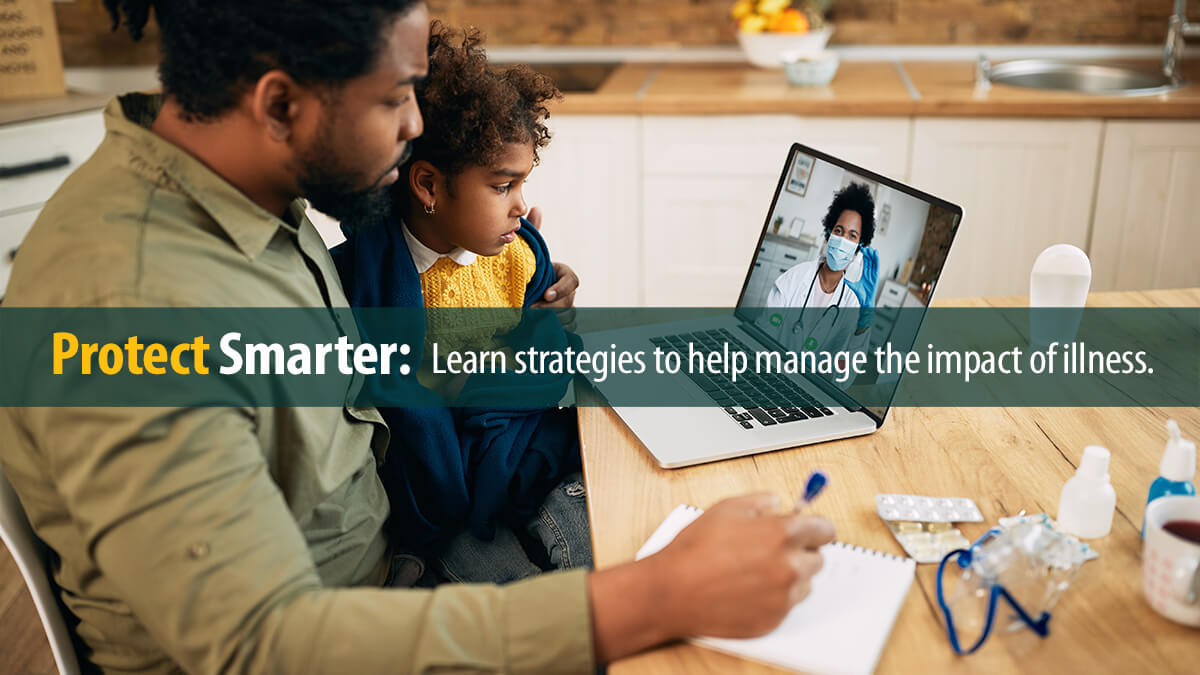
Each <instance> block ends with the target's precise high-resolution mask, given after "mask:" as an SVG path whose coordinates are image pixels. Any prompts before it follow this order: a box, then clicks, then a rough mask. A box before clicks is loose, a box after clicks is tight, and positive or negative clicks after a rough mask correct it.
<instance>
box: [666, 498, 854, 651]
mask: <svg viewBox="0 0 1200 675" xmlns="http://www.w3.org/2000/svg"><path fill="white" fill-rule="evenodd" d="M778 507H779V499H778V498H777V497H775V496H774V495H752V496H747V497H737V498H734V499H727V500H725V501H722V502H720V503H718V504H717V505H715V506H713V507H712V508H710V509H709V510H708V511H706V512H705V513H704V515H702V516H700V518H698V519H697V520H696V522H695V523H693V524H692V525H691V526H689V527H688V528H687V529H685V530H684V531H683V532H681V533H679V536H678V537H676V538H675V541H673V542H671V544H670V545H669V546H667V547H666V548H665V549H663V550H662V552H660V553H659V554H658V555H656V556H653V557H654V558H658V560H656V561H655V562H656V563H657V564H658V565H660V566H661V567H660V571H661V572H662V573H663V575H664V577H663V579H664V583H665V584H667V587H668V589H670V590H671V591H672V592H673V596H668V597H667V598H664V599H665V600H666V601H667V602H666V606H667V607H669V608H671V609H672V610H673V611H674V618H673V619H672V620H671V623H674V624H675V625H677V626H678V630H679V631H680V633H681V634H682V635H683V636H688V635H706V636H711V637H752V636H755V635H762V634H763V633H766V632H767V631H770V630H771V629H773V628H775V627H776V626H778V625H779V623H780V622H782V621H783V618H784V617H785V616H787V613H788V610H790V609H791V608H792V606H793V605H795V604H796V603H798V602H800V601H801V600H803V599H804V598H806V597H808V593H809V591H810V590H811V589H812V586H811V584H812V578H813V576H814V575H815V574H816V573H817V572H818V571H820V569H821V565H822V558H821V553H820V551H819V550H818V549H820V547H821V546H823V545H825V544H828V543H829V542H831V541H833V535H834V530H833V524H832V523H830V522H829V521H828V520H826V519H824V518H820V517H815V516H797V515H794V514H790V513H789V514H779V513H777V512H776V511H777V509H778Z"/></svg>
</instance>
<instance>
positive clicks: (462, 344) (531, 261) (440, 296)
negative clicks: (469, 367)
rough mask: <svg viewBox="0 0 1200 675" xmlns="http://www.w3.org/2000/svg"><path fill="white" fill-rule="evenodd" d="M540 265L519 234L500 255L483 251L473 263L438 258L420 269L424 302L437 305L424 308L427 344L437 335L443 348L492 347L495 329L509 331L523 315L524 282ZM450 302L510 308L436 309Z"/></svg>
mask: <svg viewBox="0 0 1200 675" xmlns="http://www.w3.org/2000/svg"><path fill="white" fill-rule="evenodd" d="M536 266H537V262H536V259H535V258H534V255H533V250H532V249H530V248H529V244H527V243H525V240H524V239H522V238H521V237H517V239H516V241H514V242H513V243H511V244H508V245H507V246H505V247H504V249H503V250H502V251H500V253H499V255H494V256H479V257H477V258H476V259H475V262H473V263H471V264H470V265H460V264H458V263H457V262H455V261H453V260H451V259H450V258H439V259H438V261H437V262H435V263H434V264H433V266H432V267H430V268H429V269H428V270H426V271H425V272H424V273H423V274H421V294H422V295H423V296H424V300H425V307H426V308H428V309H432V310H434V311H430V312H426V322H427V326H426V333H425V336H426V337H425V339H426V347H428V345H429V343H431V342H434V341H436V342H438V344H439V351H442V352H446V351H449V350H451V349H455V350H457V349H475V350H478V349H488V348H490V345H491V344H492V343H493V338H494V337H495V336H496V335H502V334H504V333H507V332H508V331H510V330H512V329H513V328H514V327H516V325H517V323H518V322H519V321H520V320H521V308H522V306H523V305H524V304H525V288H526V287H527V286H528V285H529V281H530V280H531V279H533V273H534V272H535V271H536ZM452 307H453V308H458V307H497V308H505V307H507V308H511V309H512V311H509V312H505V311H491V312H453V311H446V312H439V311H437V308H452ZM426 353H428V350H427V351H426Z"/></svg>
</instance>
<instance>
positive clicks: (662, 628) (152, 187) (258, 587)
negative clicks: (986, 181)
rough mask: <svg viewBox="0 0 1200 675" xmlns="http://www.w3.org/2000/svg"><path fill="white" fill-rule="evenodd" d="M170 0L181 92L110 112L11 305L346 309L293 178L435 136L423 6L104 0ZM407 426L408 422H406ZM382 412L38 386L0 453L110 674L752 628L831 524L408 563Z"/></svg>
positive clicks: (352, 199)
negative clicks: (558, 554) (499, 571)
mask: <svg viewBox="0 0 1200 675" xmlns="http://www.w3.org/2000/svg"><path fill="white" fill-rule="evenodd" d="M106 4H107V5H108V6H109V8H110V10H112V11H113V14H114V16H115V17H120V16H121V15H122V14H123V16H124V17H125V20H126V21H127V22H128V23H129V24H130V28H131V29H132V32H133V33H134V34H135V37H136V36H137V34H138V33H139V32H140V29H141V27H142V25H143V24H144V23H145V21H146V18H147V15H148V14H149V13H150V10H151V8H153V10H154V12H155V14H156V17H157V19H158V22H159V25H160V27H161V29H162V35H163V62H162V66H161V70H160V73H161V76H162V80H163V88H164V92H165V100H164V99H162V98H159V97H147V96H142V95H130V96H125V97H121V98H119V99H118V100H116V101H114V102H113V103H111V104H110V105H109V107H108V109H107V111H106V119H107V124H108V130H109V131H108V135H107V137H106V139H105V141H104V142H103V144H102V145H101V147H100V148H99V149H98V150H97V152H96V154H95V155H94V156H93V157H92V158H91V159H90V160H89V161H88V162H87V163H86V164H85V165H84V166H82V167H81V168H80V169H79V170H78V171H77V172H76V173H75V174H74V175H73V176H72V177H70V178H69V179H68V180H67V182H66V183H65V184H64V185H63V187H62V188H61V189H60V191H59V192H58V194H57V195H56V196H55V197H54V198H53V199H52V200H51V201H50V202H49V203H48V204H47V205H46V208H45V209H44V211H43V213H42V215H41V216H40V218H39V219H38V222H37V223H36V224H35V225H34V228H33V230H32V231H31V232H30V234H29V236H28V237H27V239H26V241H25V242H24V243H23V244H22V247H21V253H20V255H19V256H18V259H17V261H16V264H15V266H14V270H13V274H12V278H11V281H10V283H9V288H8V294H7V296H6V305H17V306H48V307H134V306H151V307H154V306H159V307H162V306H183V307H187V306H193V307H196V306H198V307H220V306H232V307H239V306H240V307H247V306H261V307H287V306H293V307H304V306H317V307H320V306H338V307H344V306H346V299H345V296H344V295H343V293H342V290H341V287H340V286H339V285H338V282H337V276H336V273H335V271H334V269H333V265H332V262H331V261H330V259H329V256H328V253H327V252H326V250H325V247H324V246H323V244H322V243H321V240H320V238H319V237H318V236H317V233H316V231H315V230H314V229H313V227H312V225H311V224H310V223H309V222H308V221H307V219H306V218H305V217H304V213H303V209H302V208H301V204H300V203H299V202H297V198H298V197H300V196H306V197H308V198H309V199H310V200H311V202H312V203H313V205H314V206H316V207H317V208H320V209H327V210H329V211H330V212H331V214H332V215H334V216H335V217H339V218H342V217H345V216H346V215H347V213H346V212H344V211H341V210H340V207H339V205H341V204H357V206H356V208H357V209H369V208H370V204H371V203H372V200H373V199H374V198H375V197H376V196H377V194H378V193H380V192H381V191H382V188H384V187H385V186H386V185H388V184H390V183H391V182H393V181H394V180H395V179H396V171H395V167H397V166H398V165H399V164H400V162H401V161H402V160H403V159H404V155H405V154H406V153H405V149H406V147H407V146H406V142H407V141H408V140H410V139H412V138H414V137H415V136H417V135H418V134H419V133H420V132H421V125H422V122H421V118H420V113H419V111H418V108H417V104H416V101H415V100H414V99H413V96H412V85H413V83H414V82H415V81H416V80H418V79H419V78H421V77H422V76H423V75H424V74H425V70H426V57H425V52H426V39H427V30H428V25H427V23H428V14H427V11H426V9H425V7H424V6H423V5H421V4H418V3H414V2H412V1H411V0H356V1H354V2H350V1H348V0H346V1H336V2H335V1H332V0H106ZM392 431H393V433H404V429H395V430H392ZM387 438H388V435H387V430H386V428H385V427H384V425H383V424H382V422H381V420H380V417H379V415H378V413H376V411H375V410H373V409H367V408H355V407H346V408H333V407H328V408H215V407H208V408H165V409H164V408H158V409H151V408H116V409H105V408H88V409H69V408H41V409H34V408H24V409H14V408H9V409H5V410H3V411H2V413H0V460H3V469H4V471H5V473H6V474H7V476H8V478H9V479H10V480H11V482H12V483H13V485H14V487H15V488H16V489H17V492H18V494H19V496H20V497H21V501H22V504H23V505H24V507H25V509H26V511H27V512H28V514H29V517H30V520H31V522H32V524H33V526H34V529H35V530H36V531H37V533H38V535H39V536H40V537H41V538H42V540H44V541H45V542H46V543H47V544H48V545H49V546H50V548H51V549H52V550H53V551H54V552H55V553H56V554H57V561H58V562H57V564H56V566H55V569H54V573H55V578H56V580H57V581H58V583H59V585H60V586H61V588H62V598H63V601H64V603H65V604H66V606H67V608H68V609H69V610H70V611H71V612H72V614H73V615H74V616H75V618H77V619H78V620H79V623H78V625H77V627H76V632H77V634H78V635H79V637H80V638H81V640H82V642H83V643H84V645H85V647H86V651H85V653H84V654H83V656H84V657H85V658H86V659H87V660H88V661H90V662H91V663H92V664H94V665H96V666H98V667H99V668H100V669H101V670H103V671H106V672H114V673H128V672H137V673H151V672H153V673H158V672H178V671H180V670H184V671H187V672H205V673H217V672H221V673H224V672H276V671H278V672H301V671H302V672H331V673H375V672H381V673H382V672H397V671H399V672H424V671H429V670H433V669H438V670H441V669H450V670H474V671H491V672H496V671H522V672H556V673H558V672H589V671H590V670H591V669H592V668H593V666H594V664H595V663H597V662H606V661H609V660H612V659H615V658H620V657H621V656H624V655H627V654H630V653H633V652H636V651H638V650H641V649H645V648H647V647H650V646H653V645H655V644H659V643H662V642H665V641H669V640H673V639H677V638H680V637H683V636H686V635H692V634H707V635H726V636H748V635H754V634H758V633H762V632H765V631H766V630H768V629H770V628H772V627H773V626H774V625H776V624H777V623H778V622H779V621H780V620H781V619H782V617H783V616H784V614H785V613H786V611H787V610H788V608H789V607H790V606H791V605H792V604H794V603H795V602H798V601H799V600H800V599H801V598H803V597H804V596H805V595H806V594H807V592H808V584H809V580H810V579H811V577H812V575H813V574H815V573H816V571H817V569H818V568H819V566H820V563H821V559H820V554H819V553H818V552H817V548H818V547H819V546H820V545H821V544H824V543H825V542H827V541H829V540H830V539H831V538H832V536H833V530H832V526H831V525H830V524H829V523H828V522H827V521H824V520H821V519H817V518H797V517H794V516H784V515H775V514H774V513H773V512H774V511H775V509H776V507H777V503H776V502H775V501H773V500H772V499H771V498H770V497H766V496H756V497H744V498H740V499H734V500H729V501H726V502H723V503H721V504H718V505H716V506H714V507H713V508H711V509H710V510H709V512H708V513H707V514H706V515H705V516H704V517H702V518H701V519H700V520H698V521H697V522H696V523H695V524H694V525H693V526H692V527H690V528H688V529H687V530H686V531H685V532H683V533H682V534H681V535H680V536H679V538H678V539H677V540H676V541H675V542H674V543H673V544H672V545H670V546H668V547H667V548H666V549H665V550H663V551H662V552H661V553H659V554H658V555H655V556H652V557H651V558H648V559H646V560H645V561H642V562H639V563H633V564H628V565H624V566H620V567H616V568H612V569H609V570H604V571H601V572H595V573H590V574H589V573H587V572H585V571H582V570H580V571H569V572H561V573H554V574H548V575H544V576H541V577H537V578H534V579H532V580H529V581H525V582H521V583H517V584H513V585H509V586H505V587H495V586H467V585H446V586H442V587H439V588H437V589H434V590H416V589H404V590H397V589H393V588H381V587H382V586H385V585H394V584H395V583H396V577H397V574H396V569H395V567H396V565H394V564H390V563H391V561H392V556H391V555H390V554H389V551H388V543H387V541H386V540H385V537H384V534H383V530H382V523H383V520H384V519H385V518H386V515H387V511H388V505H387V501H386V498H385V496H384V494H383V488H382V486H381V485H380V482H379V478H378V476H377V474H376V466H377V462H378V461H379V460H380V459H381V458H382V454H381V453H382V448H384V447H386V445H387Z"/></svg>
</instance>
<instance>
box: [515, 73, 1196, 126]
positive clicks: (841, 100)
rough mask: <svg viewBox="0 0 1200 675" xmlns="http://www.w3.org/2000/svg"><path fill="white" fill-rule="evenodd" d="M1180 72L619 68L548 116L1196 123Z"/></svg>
mask: <svg viewBox="0 0 1200 675" xmlns="http://www.w3.org/2000/svg"><path fill="white" fill-rule="evenodd" d="M1098 62H1099V61H1098ZM1104 63H1122V64H1127V65H1132V66H1135V67H1138V68H1141V69H1145V70H1147V71H1148V72H1152V71H1154V70H1156V69H1158V68H1160V67H1161V64H1160V63H1159V62H1158V61H1154V60H1138V61H1127V60H1126V61H1119V62H1118V61H1104ZM535 67H536V66H535ZM1183 72H1184V75H1185V77H1186V78H1187V79H1188V80H1189V81H1190V82H1192V83H1193V84H1190V85H1188V86H1186V87H1183V88H1181V89H1177V90H1175V91H1172V92H1169V93H1166V94H1160V95H1156V96H1138V97H1120V96H1095V95H1090V94H1079V93H1073V92H1060V91H1049V90H1040V89H1024V88H1020V87H1011V86H1007V85H993V86H992V87H991V88H990V89H989V90H988V91H986V92H982V93H977V92H976V91H975V63H974V62H973V61H904V62H901V61H844V62H843V63H842V64H841V66H840V67H839V68H838V72H837V76H836V77H835V78H834V80H833V82H832V83H830V85H829V86H826V87H796V86H792V85H790V84H789V83H788V81H787V79H786V78H785V77H784V74H783V71H781V70H763V69H759V68H754V67H752V66H749V65H746V64H738V63H666V64H652V63H628V64H625V65H622V66H620V67H618V68H617V69H616V70H615V71H614V72H613V74H612V76H611V77H609V78H608V80H607V81H605V83H604V84H603V85H602V86H600V88H599V89H597V90H596V91H595V92H586V93H585V92H570V93H568V94H566V97H565V99H564V100H563V101H562V102H560V103H558V104H556V105H555V106H554V108H553V111H554V112H555V113H557V114H563V115H572V114H579V115H583V114H631V115H638V114H641V115H736V114H768V113H782V114H797V115H829V116H846V117H855V116H862V117H884V116H900V117H905V116H948V117H1100V118H1144V119H1200V61H1197V60H1194V59H1193V60H1189V61H1185V62H1184V64H1183Z"/></svg>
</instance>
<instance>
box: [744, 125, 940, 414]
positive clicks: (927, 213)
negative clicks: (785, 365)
mask: <svg viewBox="0 0 1200 675" xmlns="http://www.w3.org/2000/svg"><path fill="white" fill-rule="evenodd" d="M961 219H962V209H961V208H959V207H958V206H956V205H954V204H951V203H949V202H946V201H944V200H941V199H938V198H937V197H934V196H932V195H929V194H926V193H924V192H921V191H919V190H916V189H914V188H911V187H908V186H906V185H903V184H901V183H899V182H897V181H894V180H891V179H888V178H885V177H883V176H880V175H878V174H875V173H873V172H871V171H868V170H866V169H862V168H860V167H857V166H854V165H853V164H850V163H848V162H845V161H843V160H839V159H837V158H835V157H832V156H830V155H827V154H824V153H822V152H820V151H817V150H814V149H813V148H809V147H806V146H802V145H798V144H796V145H793V146H792V148H791V151H790V152H789V153H788V158H787V163H786V164H785V166H784V169H783V173H782V175H781V176H780V180H779V185H778V186H777V187H776V190H775V198H774V200H773V201H772V204H771V209H770V211H769V213H768V215H767V220H766V223H765V224H764V226H763V231H762V235H761V236H760V237H759V242H758V250H757V252H756V253H755V256H754V262H753V264H752V265H751V266H750V271H749V273H748V274H747V277H746V281H745V283H744V285H743V286H742V294H741V296H740V298H739V300H738V310H737V313H738V317H739V318H740V319H742V320H743V321H747V322H752V323H753V324H754V325H755V326H756V327H758V328H759V329H761V330H762V332H763V333H765V334H766V335H767V337H769V338H770V339H772V340H774V341H775V342H776V343H777V346H779V347H782V348H783V349H787V350H790V351H797V352H799V351H804V350H816V351H829V352H838V351H847V352H854V351H866V352H867V353H868V354H874V352H875V349H876V348H877V347H880V346H883V345H884V344H886V343H889V342H890V343H891V345H892V348H893V349H895V350H898V351H907V350H908V349H909V348H910V347H911V346H912V344H913V341H914V340H915V339H916V335H917V330H918V329H919V328H920V323H921V318H923V316H924V311H905V312H900V311H899V309H900V308H925V307H928V305H929V301H930V298H931V296H932V294H933V291H934V289H935V288H936V287H937V283H938V279H939V278H940V276H941V274H942V268H943V267H944V266H945V263H946V256H947V254H948V253H949V251H950V244H951V242H953V240H954V235H955V233H956V232H957V230H958V225H959V222H960V221H961ZM867 361H868V364H869V367H870V368H871V369H872V370H871V371H869V372H867V373H865V374H862V375H856V376H854V377H853V379H852V380H850V381H848V382H841V383H837V382H834V380H833V378H826V379H827V380H829V382H830V384H831V385H832V386H835V387H837V388H838V389H840V390H842V391H843V392H844V393H845V394H846V395H847V396H849V397H850V398H851V399H852V400H854V401H876V402H878V401H889V402H890V401H891V400H892V398H893V397H894V396H895V392H896V388H897V387H898V385H899V376H898V375H881V374H879V373H877V372H875V371H874V370H873V368H874V366H873V364H874V359H873V358H870V359H868V360H867ZM868 394H869V395H868ZM887 408H888V406H865V409H866V410H868V411H870V412H871V413H873V414H874V415H875V416H876V417H877V418H880V419H882V418H883V416H884V415H885V414H886V412H887Z"/></svg>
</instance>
